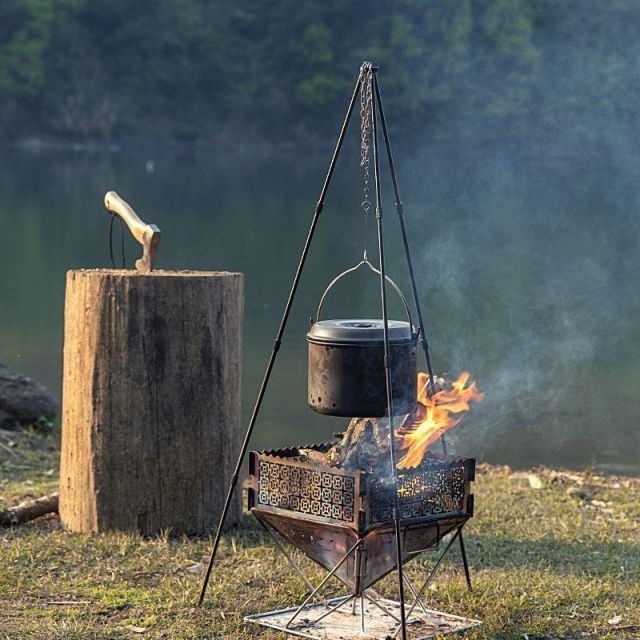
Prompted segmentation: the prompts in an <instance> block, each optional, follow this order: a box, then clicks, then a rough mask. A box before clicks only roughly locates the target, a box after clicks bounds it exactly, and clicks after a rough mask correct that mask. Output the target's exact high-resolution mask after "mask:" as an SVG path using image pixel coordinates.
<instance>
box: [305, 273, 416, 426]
mask: <svg viewBox="0 0 640 640" xmlns="http://www.w3.org/2000/svg"><path fill="white" fill-rule="evenodd" d="M361 264H362V263H361ZM367 264H368V263H367ZM358 266H360V265H358ZM368 266H369V267H370V268H371V269H372V270H374V271H376V272H377V270H376V269H375V268H374V267H372V266H371V265H370V264H368ZM356 268H357V267H354V268H353V269H349V270H348V271H346V272H344V273H342V274H340V275H339V276H338V277H337V278H335V279H334V280H333V282H331V283H330V284H329V286H328V287H327V289H326V291H325V292H324V294H323V295H322V298H321V299H320V305H319V306H318V311H317V314H316V318H317V319H318V320H317V321H316V322H315V324H313V325H312V326H311V328H310V330H309V333H308V334H307V342H308V344H309V372H308V403H309V406H310V407H311V409H313V410H314V411H317V412H318V413H323V414H326V415H332V416H346V417H371V418H373V417H382V416H385V415H387V414H388V404H387V388H386V378H385V369H384V322H383V321H382V320H381V319H351V320H320V319H319V318H320V313H321V310H322V304H323V302H324V299H325V296H326V295H327V293H328V291H329V289H331V287H332V286H333V285H334V284H335V283H336V282H337V281H338V280H339V279H340V278H341V277H342V276H344V275H346V274H347V273H348V272H350V271H353V270H354V269H356ZM387 281H388V282H389V283H390V284H391V286H392V287H393V289H394V290H395V291H396V292H397V293H398V294H399V296H400V298H401V300H402V303H403V305H404V307H405V310H406V312H407V315H408V318H409V321H408V322H404V321H399V320H389V321H388V336H389V366H390V369H389V371H390V379H391V390H392V398H393V414H394V415H400V414H405V413H409V411H411V410H412V409H413V408H414V406H415V403H416V347H417V344H418V335H417V334H416V332H415V331H414V330H413V325H412V322H411V314H410V312H409V307H408V305H407V302H406V300H405V297H404V295H403V294H402V292H401V291H400V289H399V288H398V286H397V285H396V284H395V283H394V282H393V281H392V280H391V279H390V278H387Z"/></svg>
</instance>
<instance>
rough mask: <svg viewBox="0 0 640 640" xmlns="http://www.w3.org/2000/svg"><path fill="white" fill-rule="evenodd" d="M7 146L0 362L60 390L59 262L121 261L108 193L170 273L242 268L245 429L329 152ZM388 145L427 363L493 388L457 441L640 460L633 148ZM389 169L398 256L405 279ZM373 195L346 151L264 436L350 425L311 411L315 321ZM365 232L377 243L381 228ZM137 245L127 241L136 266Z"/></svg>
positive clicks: (363, 281)
mask: <svg viewBox="0 0 640 640" xmlns="http://www.w3.org/2000/svg"><path fill="white" fill-rule="evenodd" d="M350 143H351V145H352V146H353V147H354V148H355V146H356V140H355V139H353V140H350ZM1 153H2V157H1V159H0V362H4V363H5V364H7V365H8V366H10V367H12V368H15V369H17V370H19V371H21V372H24V373H26V374H28V375H30V376H32V377H34V378H36V379H38V380H40V381H42V382H43V383H45V384H46V385H47V386H49V387H50V388H51V389H52V390H53V391H54V392H56V393H59V392H60V387H61V362H62V357H61V351H62V318H63V295H64V283H65V272H66V271H67V270H68V269H74V268H85V267H104V266H109V253H108V227H109V218H108V216H107V215H106V214H105V212H104V210H103V209H102V198H103V195H104V193H105V192H106V191H107V190H109V189H115V190H116V191H118V192H119V193H120V194H121V195H122V196H123V197H124V198H125V199H127V200H128V201H129V202H130V203H132V205H133V206H134V208H135V209H136V210H137V211H138V212H139V213H140V215H141V217H142V218H143V219H144V220H145V221H147V222H154V223H156V224H157V225H158V226H159V227H160V228H161V229H162V246H161V249H160V253H159V257H158V260H157V266H158V267H159V268H167V269H203V270H205V269H206V270H209V269H221V270H238V271H242V272H244V273H245V276H246V318H245V353H244V358H245V360H244V386H243V396H244V397H243V407H244V423H245V424H246V421H247V419H248V415H249V412H250V408H251V406H252V404H253V402H254V398H255V394H256V392H257V388H258V385H259V382H260V379H261V376H262V373H263V371H264V366H265V364H266V360H267V358H268V355H269V353H270V350H271V345H272V341H273V337H274V335H275V331H276V329H277V325H278V322H279V319H280V316H281V312H282V307H283V305H284V301H285V298H286V295H287V292H288V289H289V286H290V283H291V279H292V277H293V272H294V269H295V266H296V264H297V261H298V256H299V253H300V250H301V247H302V244H303V241H304V238H305V236H306V232H307V228H308V225H309V221H310V219H311V215H312V211H313V207H314V204H315V202H316V199H317V196H318V193H319V190H320V186H321V183H322V179H323V177H324V172H325V169H326V164H327V161H328V156H329V153H328V152H323V153H319V152H316V153H314V154H312V155H310V154H308V153H307V154H305V153H302V152H301V153H291V154H290V155H287V154H280V153H278V154H268V153H265V152H261V153H253V152H251V151H250V150H245V151H242V150H234V151H233V152H230V151H228V150H225V151H224V152H221V153H219V154H216V153H213V152H207V153H204V152H195V151H194V152H188V153H185V152H181V153H178V152H175V151H174V152H168V151H156V152H146V153H124V152H112V153H107V152H104V153H102V152H101V153H86V152H82V153H80V152H78V153H72V152H65V153H63V152H44V151H42V152H39V153H34V152H29V151H20V150H11V151H8V150H6V149H4V150H2V152H1ZM397 156H398V158H397V159H398V173H399V178H400V186H401V190H402V192H403V200H404V203H405V210H406V218H407V223H408V227H409V230H410V234H411V243H412V247H413V251H414V257H415V263H416V271H417V275H418V278H419V288H420V292H421V298H422V301H423V306H424V311H425V315H426V321H427V329H428V332H429V336H430V341H431V346H432V358H433V363H434V367H435V369H436V371H438V372H440V373H448V374H450V375H451V376H455V375H457V374H458V373H459V372H460V371H462V370H469V371H470V372H471V373H472V376H473V378H474V379H476V380H477V382H478V387H479V388H480V389H481V390H483V391H485V393H486V399H485V400H484V401H483V402H481V403H478V404H477V405H475V406H474V407H473V408H472V411H471V413H470V414H469V415H468V416H467V417H466V418H465V419H464V421H463V423H462V425H461V426H460V427H458V428H457V434H456V435H455V436H453V435H452V439H451V443H452V448H453V449H454V450H455V451H457V452H459V453H461V454H469V455H475V456H476V457H477V458H478V459H481V460H487V461H492V462H500V463H507V464H511V465H513V466H519V467H522V466H530V465H535V464H542V463H544V464H551V465H564V466H572V467H581V468H583V467H591V466H593V467H596V468H599V469H604V470H610V471H624V472H637V471H638V470H640V465H639V460H640V435H639V434H640V428H639V427H640V394H639V393H638V392H639V390H640V297H639V295H638V294H639V293H640V224H639V222H638V220H639V216H640V172H639V171H638V168H639V167H640V162H639V160H640V158H639V157H637V156H635V155H634V153H633V152H632V151H629V150H625V151H624V152H622V151H619V150H616V151H615V152H614V151H612V148H611V147H606V148H604V149H603V148H598V149H592V148H590V149H583V148H580V147H579V146H578V145H570V144H567V145H561V144H555V145H554V146H553V149H549V148H545V149H537V150H536V151H531V150H528V151H526V152H525V151H524V150H522V149H519V148H517V147H514V146H510V145H497V144H496V145H493V146H492V147H491V148H489V149H483V150H476V151H474V152H473V153H472V152H470V151H469V145H468V144H465V145H463V144H460V145H457V144H448V145H445V144H433V145H430V146H426V147H425V148H423V149H422V150H420V151H419V152H415V151H413V152H411V153H409V152H406V153H404V154H403V153H402V150H397ZM383 186H384V187H385V188H386V197H385V199H384V202H385V229H386V249H387V265H388V269H389V272H390V275H392V277H394V278H395V279H396V280H397V281H398V283H399V284H400V286H401V287H403V288H404V289H405V290H406V291H407V293H409V289H408V278H407V276H406V269H405V263H404V255H403V253H402V251H401V244H400V237H399V232H398V225H397V220H396V218H395V217H394V209H393V207H392V198H391V192H390V189H389V188H388V186H389V185H388V184H387V183H386V182H385V184H384V185H383ZM361 196H362V192H361V176H360V171H359V167H358V164H357V159H356V158H355V157H354V156H348V155H345V156H344V158H343V159H342V162H341V165H340V166H339V167H338V171H337V173H336V179H335V183H334V187H333V188H332V190H331V192H330V194H329V197H328V199H327V206H326V209H325V212H324V214H323V217H322V218H321V221H320V225H319V228H318V233H317V235H316V240H315V244H314V246H313V248H312V252H311V254H310V257H309V261H308V265H307V269H306V271H305V274H304V276H303V279H302V283H301V289H300V293H299V296H298V298H297V300H296V304H295V306H294V310H293V313H292V316H291V322H290V325H289V328H288V331H287V333H286V335H285V342H284V346H283V349H282V351H281V355H280V357H279V360H278V362H277V364H276V368H275V371H274V375H273V378H272V384H271V387H270V389H269V391H268V393H267V396H266V400H265V403H264V409H263V412H262V415H261V418H260V419H259V422H258V425H257V427H256V432H255V439H254V445H255V446H256V447H261V446H276V445H280V444H296V443H301V442H302V443H304V442H312V441H319V440H323V439H326V438H328V437H330V436H331V434H332V433H333V432H334V431H336V430H339V429H340V428H341V427H342V426H343V425H344V423H345V420H342V419H336V418H327V417H322V416H318V415H315V414H314V413H312V412H311V411H310V410H309V409H308V408H307V406H306V343H305V333H306V330H307V328H308V322H309V317H310V316H311V315H312V314H313V313H314V311H315V307H316V305H317V302H318V300H319V297H320V295H321V293H322V291H323V290H324V287H325V286H326V284H327V283H328V282H329V281H330V279H331V278H332V277H333V276H334V275H335V274H337V273H338V272H340V271H342V270H343V269H344V268H346V267H348V266H350V265H351V264H353V263H355V262H357V261H358V260H359V259H360V256H361V254H362V246H363V239H362V221H363V214H362V212H361V209H360V208H359V206H360V201H361V199H362V197H361ZM370 228H371V230H373V224H372V225H371V227H370ZM116 231H118V233H119V230H118V229H116ZM115 237H116V238H117V239H118V242H119V235H116V236H115ZM117 245H118V243H117V242H116V246H117ZM369 246H370V254H371V255H375V250H374V249H375V239H374V237H373V236H371V239H370V242H369ZM139 253H140V252H139V249H138V246H137V245H135V243H133V242H132V241H131V240H130V239H129V238H127V260H128V264H129V266H132V265H133V261H134V259H135V258H136V257H139ZM377 285H378V282H377V280H376V279H375V278H374V277H373V276H372V275H368V274H366V273H364V272H363V273H359V274H358V275H356V276H354V277H353V278H352V279H351V280H348V279H346V280H345V281H344V282H343V283H341V285H339V287H338V288H337V289H336V291H335V294H334V295H333V296H332V297H331V299H330V300H329V301H328V302H327V307H326V310H327V311H326V312H327V317H330V316H333V317H357V316H361V317H362V316H376V315H378V314H379V302H378V297H377V295H378V288H377ZM391 309H392V315H393V316H394V317H398V316H400V317H401V313H400V308H399V307H398V306H397V305H396V303H395V302H393V303H392V306H391Z"/></svg>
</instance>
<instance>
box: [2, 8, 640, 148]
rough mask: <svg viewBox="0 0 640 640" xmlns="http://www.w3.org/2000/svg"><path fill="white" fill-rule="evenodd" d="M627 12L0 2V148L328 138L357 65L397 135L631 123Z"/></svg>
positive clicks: (636, 11)
mask: <svg viewBox="0 0 640 640" xmlns="http://www.w3.org/2000/svg"><path fill="white" fill-rule="evenodd" d="M639 32H640V5H639V4H638V3H637V2H634V1H633V0H612V1H611V2H606V3H593V2H589V3H585V2H578V1H577V0H568V1H566V2H561V3H559V2H555V1H554V0H431V1H430V2H424V1H423V0H393V1H392V2H383V1H382V0H371V1H370V2H368V3H364V2H347V0H324V1H323V2H309V1H306V2H300V0H262V1H261V2H255V0H236V1H235V2H221V1H219V0H216V1H214V2H211V1H210V0H140V1H138V2H129V1H128V0H4V1H3V2H2V4H1V5H0V107H2V111H1V112H0V133H2V132H4V133H5V135H7V134H8V133H9V132H12V133H13V134H16V133H21V134H23V135H24V134H27V133H32V132H34V131H35V132H37V131H40V132H51V133H57V134H63V135H67V136H75V137H112V136H116V137H122V136H130V135H136V136H152V137H182V138H187V139H196V138H217V139H221V138H229V137H231V136H234V135H237V136H239V137H240V138H243V139H266V140H269V141H276V140H280V139H291V138H299V137H302V136H305V137H309V136H311V137H313V138H319V139H328V138H330V137H332V136H333V134H334V129H335V127H336V120H337V119H338V118H339V115H338V114H340V113H341V112H342V110H343V109H344V104H345V102H346V100H347V97H348V95H349V92H350V87H351V85H352V83H353V81H354V78H355V74H356V72H357V68H358V66H359V64H360V63H361V61H362V60H363V59H372V60H374V61H375V62H376V63H378V64H379V65H380V66H381V67H382V69H383V73H384V89H385V95H386V96H388V103H389V107H390V108H391V109H392V110H393V111H394V112H396V113H402V114H403V116H404V117H405V120H404V122H403V123H402V129H403V131H405V133H409V134H410V135H411V136H414V135H416V134H420V135H423V136H428V137H453V136H459V135H468V134H470V133H473V134H474V135H477V134H478V132H483V135H490V132H491V131H494V130H496V129H500V130H501V132H504V131H506V132H510V133H513V134H516V135H519V136H522V135H525V136H526V135H531V134H532V132H536V131H544V132H545V133H548V134H549V135H554V134H555V133H557V132H558V131H566V130H567V129H570V130H572V131H575V132H576V133H578V134H579V135H593V134H596V133H597V132H598V131H600V130H601V129H602V123H603V121H604V122H608V123H609V124H611V125H612V126H613V127H614V128H617V127H620V126H625V125H626V126H629V125H630V124H631V123H633V122H634V121H635V119H636V118H637V115H638V114H637V109H638V107H636V104H637V102H638V101H637V100H636V94H637V84H638V83H637V80H638V78H637V75H638V72H637V65H636V63H635V61H636V59H637V55H638V53H639V52H638V47H639V46H640V45H639V44H638V43H640V38H639V37H638V36H639V35H640V33H639Z"/></svg>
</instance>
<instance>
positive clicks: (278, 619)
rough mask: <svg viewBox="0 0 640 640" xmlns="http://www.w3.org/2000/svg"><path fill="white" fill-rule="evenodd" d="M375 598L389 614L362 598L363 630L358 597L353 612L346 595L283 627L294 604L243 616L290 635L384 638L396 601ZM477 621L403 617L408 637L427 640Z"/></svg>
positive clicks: (433, 614) (416, 614) (392, 625)
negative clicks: (331, 608)
mask: <svg viewBox="0 0 640 640" xmlns="http://www.w3.org/2000/svg"><path fill="white" fill-rule="evenodd" d="M340 601H343V602H344V606H343V607H339V608H337V609H336V610H335V611H334V612H333V613H331V614H330V615H328V616H326V617H323V618H322V620H320V621H319V622H318V623H317V624H315V623H314V621H315V620H317V619H319V618H320V617H321V616H323V614H325V613H326V612H327V611H328V608H330V607H332V606H336V605H338V604H339V603H340ZM377 602H378V604H379V605H381V607H383V608H384V609H386V610H387V611H389V613H390V614H391V615H388V614H385V613H384V612H383V611H382V610H381V608H379V607H378V606H376V605H374V604H372V603H370V602H368V601H367V600H365V601H364V631H362V626H361V623H362V619H363V618H362V611H361V603H360V599H359V598H358V601H357V605H356V607H355V613H354V611H353V600H352V599H351V597H350V596H343V597H341V598H333V599H332V600H329V601H328V603H327V604H328V607H325V606H324V605H322V604H313V605H308V606H307V607H305V609H304V610H303V611H302V612H301V613H300V615H299V616H298V617H297V618H296V620H295V621H294V623H293V624H292V625H291V627H289V628H287V622H288V621H289V620H290V619H291V616H292V615H293V613H294V612H295V611H296V609H297V607H290V608H288V609H278V610H277V611H268V612H267V613H257V614H253V615H249V616H245V618H244V619H245V621H246V622H255V623H257V624H260V625H262V626H264V627H270V628H271V629H277V630H279V631H283V632H285V633H288V634H289V635H290V636H296V637H299V638H310V639H311V640H364V639H365V638H369V639H371V640H387V639H388V638H390V637H394V634H395V632H396V629H397V628H398V623H397V622H396V620H397V619H398V618H399V617H400V604H399V603H398V602H394V601H392V600H386V599H384V598H380V599H378V601H377ZM479 624H482V623H481V622H480V621H479V620H473V619H471V618H461V617H460V616H454V615H452V614H450V613H443V612H441V611H433V610H431V609H426V610H425V611H423V610H419V608H416V609H415V610H414V611H413V613H412V614H411V617H410V618H409V620H408V621H407V631H408V634H409V638H411V640H427V639H428V638H434V637H435V636H438V635H445V634H448V633H459V632H461V631H465V630H466V629H471V628H472V627H476V626H478V625H479ZM399 635H400V634H398V636H399ZM398 636H395V637H398Z"/></svg>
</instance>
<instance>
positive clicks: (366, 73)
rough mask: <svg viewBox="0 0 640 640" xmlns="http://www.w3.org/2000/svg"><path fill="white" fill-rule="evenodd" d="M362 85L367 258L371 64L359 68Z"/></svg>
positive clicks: (361, 116)
mask: <svg viewBox="0 0 640 640" xmlns="http://www.w3.org/2000/svg"><path fill="white" fill-rule="evenodd" d="M360 77H361V79H362V85H361V88H360V166H361V167H362V168H363V170H364V186H363V194H364V195H363V199H362V202H361V204H360V206H361V207H362V210H363V211H364V253H363V258H362V259H363V260H364V262H368V258H367V234H368V232H367V221H368V218H369V211H370V210H371V202H370V201H369V151H370V148H371V130H372V129H371V125H372V122H371V115H372V112H373V69H372V64H371V62H364V63H363V64H362V67H361V68H360Z"/></svg>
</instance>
